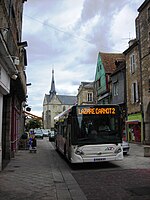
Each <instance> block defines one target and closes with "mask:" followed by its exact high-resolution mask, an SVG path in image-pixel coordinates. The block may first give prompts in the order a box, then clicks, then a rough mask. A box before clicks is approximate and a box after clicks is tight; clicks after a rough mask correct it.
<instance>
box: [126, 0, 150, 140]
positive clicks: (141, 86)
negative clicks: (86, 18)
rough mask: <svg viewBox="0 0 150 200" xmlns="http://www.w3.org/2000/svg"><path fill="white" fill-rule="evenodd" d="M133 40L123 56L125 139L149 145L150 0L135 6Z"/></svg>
mask: <svg viewBox="0 0 150 200" xmlns="http://www.w3.org/2000/svg"><path fill="white" fill-rule="evenodd" d="M138 12H139V14H138V17H137V18H136V39H135V40H132V41H130V43H129V44H130V46H129V48H128V49H127V50H126V51H125V52H124V53H125V55H126V68H127V70H126V72H127V79H126V80H127V107H128V120H127V126H128V127H127V128H128V129H127V130H128V137H129V140H131V141H135V142H144V143H146V144H150V1H149V0H145V1H144V2H143V4H142V5H141V6H140V7H139V9H138Z"/></svg>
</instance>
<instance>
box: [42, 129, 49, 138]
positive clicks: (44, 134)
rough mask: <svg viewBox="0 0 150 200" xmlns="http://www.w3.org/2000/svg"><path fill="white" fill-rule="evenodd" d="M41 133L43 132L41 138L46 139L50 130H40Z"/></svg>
mask: <svg viewBox="0 0 150 200" xmlns="http://www.w3.org/2000/svg"><path fill="white" fill-rule="evenodd" d="M42 132H43V136H44V137H48V136H49V133H50V130H49V129H42Z"/></svg>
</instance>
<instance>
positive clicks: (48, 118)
mask: <svg viewBox="0 0 150 200" xmlns="http://www.w3.org/2000/svg"><path fill="white" fill-rule="evenodd" d="M76 103H77V97H76V96H67V95H57V94H56V90H55V81H54V70H52V82H51V90H50V92H49V94H45V97H44V101H43V126H44V128H45V129H51V130H53V129H54V117H55V116H56V115H58V114H60V113H61V112H63V111H64V110H66V109H68V108H69V107H70V106H72V105H74V104H76Z"/></svg>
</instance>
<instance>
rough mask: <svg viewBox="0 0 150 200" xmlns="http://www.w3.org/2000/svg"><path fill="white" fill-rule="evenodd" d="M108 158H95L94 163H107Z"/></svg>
mask: <svg viewBox="0 0 150 200" xmlns="http://www.w3.org/2000/svg"><path fill="white" fill-rule="evenodd" d="M105 160H106V158H94V162H100V161H105Z"/></svg>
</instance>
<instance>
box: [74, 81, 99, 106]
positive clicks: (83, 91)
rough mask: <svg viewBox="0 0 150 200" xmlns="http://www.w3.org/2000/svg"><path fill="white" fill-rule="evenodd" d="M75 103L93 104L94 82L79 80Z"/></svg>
mask: <svg viewBox="0 0 150 200" xmlns="http://www.w3.org/2000/svg"><path fill="white" fill-rule="evenodd" d="M77 104H78V105H86V104H95V90H94V82H81V84H80V86H79V88H78V94H77Z"/></svg>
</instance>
